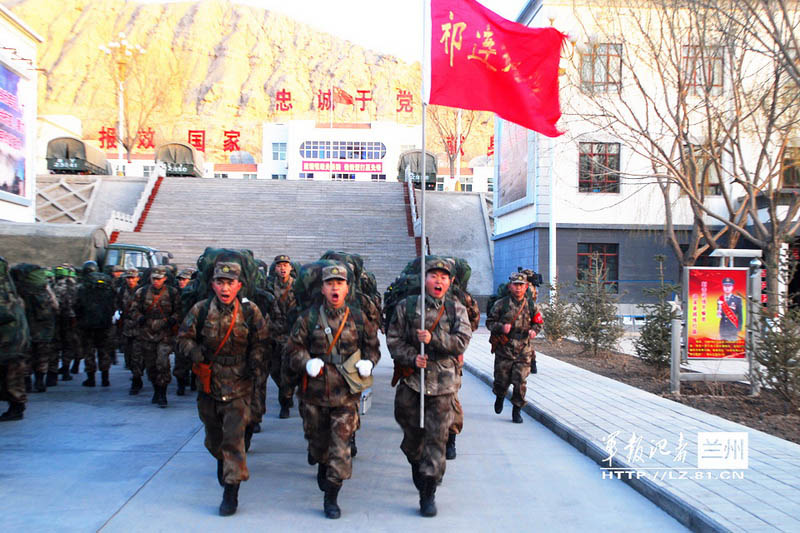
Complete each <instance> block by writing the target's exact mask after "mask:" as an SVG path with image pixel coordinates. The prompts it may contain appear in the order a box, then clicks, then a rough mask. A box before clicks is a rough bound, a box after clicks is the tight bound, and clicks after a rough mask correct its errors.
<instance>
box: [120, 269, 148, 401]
mask: <svg viewBox="0 0 800 533" xmlns="http://www.w3.org/2000/svg"><path fill="white" fill-rule="evenodd" d="M122 279H123V280H124V283H123V285H122V286H121V287H120V288H119V290H118V291H117V303H116V307H117V311H119V322H118V323H119V324H120V329H121V330H122V353H123V355H124V357H125V368H127V369H128V370H131V371H132V365H131V359H132V358H133V345H134V342H135V340H136V321H135V320H134V317H133V302H134V296H135V295H136V288H137V287H138V285H139V270H138V269H137V268H133V267H131V268H129V269H127V270H126V271H125V273H124V274H123V275H122ZM142 386H143V383H142V376H141V375H139V376H133V377H132V378H131V389H130V391H129V394H131V395H135V394H139V391H140V390H142Z"/></svg>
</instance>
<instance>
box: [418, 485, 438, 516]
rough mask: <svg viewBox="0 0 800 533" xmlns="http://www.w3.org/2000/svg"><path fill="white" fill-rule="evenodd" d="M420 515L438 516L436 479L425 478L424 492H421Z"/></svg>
mask: <svg viewBox="0 0 800 533" xmlns="http://www.w3.org/2000/svg"><path fill="white" fill-rule="evenodd" d="M419 514H421V515H422V516H436V478H435V477H433V476H424V477H423V478H422V490H420V491H419Z"/></svg>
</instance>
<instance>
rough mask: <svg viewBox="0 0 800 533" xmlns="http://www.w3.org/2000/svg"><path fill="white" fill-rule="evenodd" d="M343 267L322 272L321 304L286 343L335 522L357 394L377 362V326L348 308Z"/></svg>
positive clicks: (349, 468) (326, 507) (356, 309)
mask: <svg viewBox="0 0 800 533" xmlns="http://www.w3.org/2000/svg"><path fill="white" fill-rule="evenodd" d="M349 288H350V287H349V284H348V282H347V270H346V269H345V267H344V266H336V265H334V266H327V267H325V268H323V269H322V295H323V297H324V302H323V303H322V305H320V306H319V307H316V306H312V307H311V308H309V309H308V310H306V311H305V312H304V313H303V314H302V315H301V316H300V317H299V318H298V319H297V321H296V322H295V324H294V326H293V328H292V333H291V335H290V336H289V342H288V345H287V355H288V360H287V361H288V364H289V367H290V369H291V370H292V371H293V372H295V373H296V374H297V375H300V374H301V373H302V375H303V382H302V386H301V391H300V413H301V416H302V418H303V432H304V433H305V437H306V440H307V441H308V448H309V456H310V457H311V458H313V460H314V461H315V462H316V463H317V464H318V469H317V484H318V486H319V489H320V490H322V491H323V492H324V493H325V497H324V500H323V509H324V511H325V516H326V517H328V518H334V519H335V518H339V516H341V509H340V508H339V504H338V502H337V497H338V495H339V490H340V489H341V487H342V482H343V481H344V480H345V479H350V477H351V475H352V471H353V464H352V456H351V450H350V442H351V437H352V435H353V434H354V433H355V431H356V429H357V427H358V403H359V398H360V392H361V390H363V389H364V388H366V387H368V386H369V385H368V384H369V383H371V379H372V378H371V376H372V369H373V368H374V366H375V365H376V364H377V363H378V360H379V359H380V349H379V346H378V329H377V324H376V323H374V322H372V321H370V320H365V319H364V315H363V312H362V311H361V310H360V307H358V306H353V307H352V308H351V307H350V306H349V305H348V304H347V302H346V300H347V294H348V291H349Z"/></svg>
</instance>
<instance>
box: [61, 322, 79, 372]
mask: <svg viewBox="0 0 800 533" xmlns="http://www.w3.org/2000/svg"><path fill="white" fill-rule="evenodd" d="M79 347H80V338H79V336H78V329H77V328H76V327H75V319H74V318H69V317H59V319H58V321H57V323H56V349H57V350H59V351H60V352H61V364H62V366H69V364H70V363H71V362H72V360H73V359H74V358H75V357H76V353H77V352H78V350H79Z"/></svg>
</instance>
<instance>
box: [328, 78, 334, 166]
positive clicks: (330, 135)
mask: <svg viewBox="0 0 800 533" xmlns="http://www.w3.org/2000/svg"><path fill="white" fill-rule="evenodd" d="M330 109H331V112H330V113H328V116H329V118H330V131H329V132H328V138H329V139H330V141H329V142H330V143H331V145H330V151H329V152H328V170H329V171H330V173H331V181H333V72H331V108H330Z"/></svg>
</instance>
